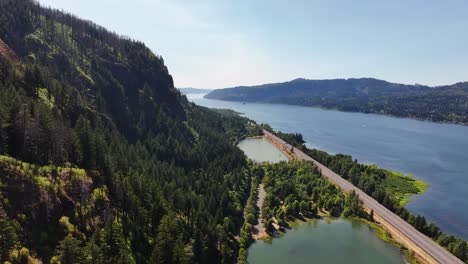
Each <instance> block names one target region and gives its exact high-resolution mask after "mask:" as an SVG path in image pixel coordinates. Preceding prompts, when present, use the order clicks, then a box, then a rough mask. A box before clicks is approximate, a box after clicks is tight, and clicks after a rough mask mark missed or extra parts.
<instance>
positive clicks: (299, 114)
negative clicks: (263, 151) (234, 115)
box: [188, 94, 468, 239]
mask: <svg viewBox="0 0 468 264" xmlns="http://www.w3.org/2000/svg"><path fill="white" fill-rule="evenodd" d="M188 98H189V100H191V101H192V102H194V103H196V104H198V105H202V106H206V107H212V108H227V109H232V110H235V111H238V112H241V113H243V114H244V115H245V116H246V117H248V118H250V119H253V120H255V121H256V122H258V123H268V124H269V125H271V127H272V128H273V129H275V130H281V131H283V132H298V133H301V134H302V135H303V136H304V139H305V140H306V141H307V143H306V145H307V146H308V147H310V148H318V149H321V150H324V151H327V152H329V153H332V154H334V153H344V154H350V155H352V156H353V157H354V158H356V159H358V160H359V161H360V162H362V163H373V164H377V165H378V166H380V167H382V168H386V169H390V170H394V171H399V172H402V173H410V174H414V175H415V176H416V177H417V178H420V179H422V180H424V181H425V182H427V183H429V184H430V188H429V189H428V190H427V191H426V193H424V194H422V195H416V196H413V197H412V198H411V202H409V203H408V204H407V205H406V207H407V208H408V209H409V210H410V211H411V212H413V213H416V214H422V215H424V216H425V217H426V218H427V219H428V220H430V221H434V222H435V223H437V224H438V225H439V226H440V227H441V228H442V230H444V231H445V232H448V233H451V234H455V235H458V236H460V237H463V238H464V239H468V127H466V126H460V125H452V124H439V123H433V122H426V121H420V120H414V119H408V118H395V117H389V116H384V115H376V114H363V113H349V112H340V111H335V110H326V109H322V108H316V107H303V106H292V105H281V104H260V103H247V104H244V103H240V102H227V101H219V100H210V99H205V98H203V94H197V95H195V94H189V95H188Z"/></svg>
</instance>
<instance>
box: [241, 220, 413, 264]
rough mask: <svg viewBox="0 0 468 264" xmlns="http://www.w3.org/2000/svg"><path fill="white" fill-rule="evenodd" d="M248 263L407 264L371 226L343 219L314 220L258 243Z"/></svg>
mask: <svg viewBox="0 0 468 264" xmlns="http://www.w3.org/2000/svg"><path fill="white" fill-rule="evenodd" d="M247 260H248V262H249V263H250V264H257V263H259V264H261V263H269V264H275V263H288V264H306V263H327V264H335V263H340V264H341V263H359V264H366V263H369V264H377V263H379V264H403V263H406V261H405V257H404V255H403V254H402V253H401V251H400V250H399V249H398V248H397V247H395V246H393V245H391V244H389V243H386V242H384V241H382V240H381V239H379V238H378V237H377V236H376V234H375V232H374V230H373V229H372V228H370V227H369V226H368V225H367V224H365V223H363V222H361V221H359V220H354V219H342V218H333V219H332V218H325V219H323V220H311V221H308V222H307V223H304V224H301V225H299V226H298V227H294V228H292V229H291V230H288V231H287V232H286V233H285V234H284V235H282V236H281V237H280V238H274V239H273V240H271V241H268V242H264V241H257V242H255V243H254V244H252V246H250V248H249V251H248V258H247Z"/></svg>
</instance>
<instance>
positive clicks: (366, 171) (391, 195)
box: [264, 126, 468, 263]
mask: <svg viewBox="0 0 468 264" xmlns="http://www.w3.org/2000/svg"><path fill="white" fill-rule="evenodd" d="M264 127H265V128H266V129H269V130H270V131H272V132H273V130H271V128H269V127H268V126H264ZM274 133H275V134H276V135H277V136H278V137H281V138H282V139H283V140H285V141H287V142H288V143H290V144H291V145H294V146H295V147H297V148H299V149H301V150H302V151H303V152H304V153H305V154H307V155H309V156H310V157H312V158H313V159H315V160H317V161H318V162H320V163H322V164H323V165H325V166H327V167H328V168H330V169H331V170H333V171H334V172H335V173H337V174H338V175H341V177H343V178H344V179H346V180H348V181H350V182H351V183H353V185H354V186H356V187H358V188H360V189H361V190H363V191H364V192H365V193H367V194H368V195H370V196H372V197H373V198H374V199H375V200H377V201H378V202H379V203H381V204H382V205H384V206H385V207H387V208H388V209H389V210H391V211H393V212H394V213H396V214H397V215H399V216H400V217H401V218H403V219H404V220H405V221H407V222H408V223H410V224H411V225H413V226H414V227H415V228H416V229H417V230H419V231H420V232H422V233H423V234H425V235H427V236H428V237H431V238H432V239H433V240H435V241H436V242H437V243H439V244H440V245H442V246H444V247H445V248H446V249H447V250H449V251H450V252H452V253H453V254H454V255H455V256H457V257H458V258H459V259H461V260H463V261H465V262H466V263H468V258H467V255H468V244H467V242H466V241H464V240H463V239H460V238H457V237H454V236H453V235H448V234H444V233H443V232H442V231H441V230H440V228H439V227H438V226H437V225H435V224H434V223H429V222H428V221H427V220H426V219H425V218H424V216H421V215H417V216H415V215H413V214H411V213H410V212H409V211H408V210H407V209H406V208H405V207H404V206H403V205H404V204H402V203H401V199H400V197H399V192H400V193H401V192H408V193H415V191H416V192H417V190H412V189H413V188H415V187H414V186H413V185H412V184H409V182H408V180H406V182H405V180H404V179H402V178H401V177H400V176H398V175H395V174H394V173H392V172H389V171H387V170H384V169H381V168H378V167H377V166H375V165H365V164H360V163H359V162H358V161H357V160H353V158H352V157H351V156H349V155H343V154H337V155H330V154H328V153H326V152H325V151H321V150H317V149H308V148H307V147H306V146H305V144H304V143H305V141H304V140H303V138H302V135H301V134H287V133H281V132H274ZM409 180H411V179H409ZM397 190H398V191H397Z"/></svg>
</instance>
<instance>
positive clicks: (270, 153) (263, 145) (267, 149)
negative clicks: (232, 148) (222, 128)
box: [238, 137, 288, 163]
mask: <svg viewBox="0 0 468 264" xmlns="http://www.w3.org/2000/svg"><path fill="white" fill-rule="evenodd" d="M238 147H239V148H240V149H241V150H242V151H244V153H245V155H247V157H249V158H250V159H252V160H253V161H257V162H264V161H268V162H271V163H276V162H280V161H287V160H288V157H287V156H286V155H285V154H284V153H283V152H281V151H280V150H279V149H277V148H276V147H275V146H274V145H272V144H271V143H270V142H269V141H268V140H266V139H264V138H263V137H258V138H247V139H245V140H243V141H241V142H240V143H239V145H238Z"/></svg>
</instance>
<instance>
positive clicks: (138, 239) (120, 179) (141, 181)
mask: <svg viewBox="0 0 468 264" xmlns="http://www.w3.org/2000/svg"><path fill="white" fill-rule="evenodd" d="M246 125H247V121H246V120H245V119H242V118H238V117H236V116H235V115H230V114H225V113H222V112H214V111H211V110H208V109H205V108H201V107H198V106H195V105H193V104H191V103H189V102H188V101H187V100H186V98H185V97H183V96H182V95H181V94H180V93H179V92H178V91H177V90H176V89H175V88H174V85H173V81H172V77H171V76H170V75H169V73H168V69H167V68H166V66H165V65H164V61H163V59H162V57H160V56H158V55H155V54H154V53H153V52H152V51H151V50H149V49H148V48H147V47H145V45H144V44H142V43H140V42H138V41H134V40H131V39H127V38H123V37H121V36H118V35H116V34H114V33H111V32H109V31H107V30H106V29H104V28H102V27H100V26H97V25H95V24H93V23H91V22H88V21H83V20H80V19H78V18H76V17H74V16H72V15H69V14H65V13H63V12H60V11H57V10H51V9H47V8H43V7H41V6H39V5H38V4H37V3H35V2H33V1H32V0H0V155H1V156H0V262H1V263H3V262H5V261H8V262H9V263H40V261H42V262H44V263H48V262H49V261H50V262H51V263H62V264H64V263H217V262H222V263H229V262H232V261H234V259H235V257H236V256H235V255H236V254H235V252H237V244H238V243H237V241H236V240H235V239H234V235H236V234H238V230H239V228H240V226H241V225H242V223H243V219H242V217H243V216H242V207H243V204H245V200H246V198H247V195H248V194H249V191H250V190H249V188H250V179H251V178H250V174H251V172H250V169H249V166H248V164H247V163H246V159H245V156H244V155H243V153H242V152H241V151H240V150H239V149H237V148H236V147H234V145H233V142H234V141H235V140H237V139H238V138H239V137H241V136H245V135H246V134H248V133H249V131H247V129H246Z"/></svg>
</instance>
